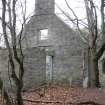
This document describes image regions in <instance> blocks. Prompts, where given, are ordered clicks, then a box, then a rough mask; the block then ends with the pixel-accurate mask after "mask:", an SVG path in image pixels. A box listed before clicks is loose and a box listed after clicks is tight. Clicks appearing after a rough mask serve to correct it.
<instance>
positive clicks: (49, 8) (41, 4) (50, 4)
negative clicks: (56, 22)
mask: <svg viewBox="0 0 105 105" xmlns="http://www.w3.org/2000/svg"><path fill="white" fill-rule="evenodd" d="M54 12H55V0H36V2H35V14H36V15H47V14H48V15H51V14H54Z"/></svg>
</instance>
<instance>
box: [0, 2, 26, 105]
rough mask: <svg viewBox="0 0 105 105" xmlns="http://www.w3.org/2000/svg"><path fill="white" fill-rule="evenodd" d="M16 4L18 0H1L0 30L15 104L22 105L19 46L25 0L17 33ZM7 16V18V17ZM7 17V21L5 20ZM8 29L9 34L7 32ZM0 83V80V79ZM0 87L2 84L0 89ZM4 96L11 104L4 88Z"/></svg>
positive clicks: (21, 55) (24, 13)
mask: <svg viewBox="0 0 105 105" xmlns="http://www.w3.org/2000/svg"><path fill="white" fill-rule="evenodd" d="M17 4H18V0H2V17H1V22H2V31H3V37H4V40H5V45H6V48H7V51H8V58H9V65H10V71H11V75H10V78H11V79H12V80H13V82H14V84H15V87H16V93H15V105H23V100H22V88H23V75H24V66H23V61H24V56H23V51H22V46H21V37H22V33H23V28H24V25H25V23H26V0H24V4H23V3H22V2H21V3H20V4H21V8H22V9H21V10H22V19H21V20H20V22H21V30H20V32H19V33H18V34H17V30H16V28H17V11H16V8H17ZM7 17H8V18H7ZM7 19H8V22H7ZM8 31H9V34H8ZM8 36H9V37H10V41H9V39H8ZM17 36H19V45H18V46H17ZM15 63H17V64H18V67H19V69H18V74H17V72H16V69H17V68H16V65H15ZM0 80H1V79H0ZM1 83H2V80H1ZM1 88H2V84H1V87H0V89H1ZM4 98H5V100H6V102H7V105H13V103H12V104H11V101H10V98H9V96H8V93H7V92H6V90H4Z"/></svg>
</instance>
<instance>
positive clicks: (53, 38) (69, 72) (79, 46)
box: [22, 14, 83, 84]
mask: <svg viewBox="0 0 105 105" xmlns="http://www.w3.org/2000/svg"><path fill="white" fill-rule="evenodd" d="M40 29H48V39H46V40H40V33H39V30H40ZM22 44H23V47H24V48H31V47H41V48H44V49H45V50H46V49H47V50H51V51H53V79H54V80H55V81H58V80H62V79H65V78H66V79H68V80H70V81H71V79H72V82H73V83H76V84H80V83H81V82H82V70H83V68H82V63H83V61H82V58H83V57H82V50H83V42H82V40H81V38H80V36H79V35H78V34H77V33H76V32H75V31H73V30H72V29H71V28H70V27H69V26H68V25H67V24H65V23H64V22H63V21H62V20H61V19H60V18H59V17H58V16H56V15H55V14H52V15H34V16H33V17H32V18H31V19H30V21H29V22H28V23H27V25H26V27H25V29H24V34H23V39H22Z"/></svg>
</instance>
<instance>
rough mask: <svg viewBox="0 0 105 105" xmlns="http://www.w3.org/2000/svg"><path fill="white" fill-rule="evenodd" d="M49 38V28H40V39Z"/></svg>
mask: <svg viewBox="0 0 105 105" xmlns="http://www.w3.org/2000/svg"><path fill="white" fill-rule="evenodd" d="M46 39H48V29H41V30H40V40H46Z"/></svg>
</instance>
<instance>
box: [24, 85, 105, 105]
mask: <svg viewBox="0 0 105 105" xmlns="http://www.w3.org/2000/svg"><path fill="white" fill-rule="evenodd" d="M23 98H24V102H25V105H105V92H104V91H102V90H99V89H95V88H94V89H92V88H91V89H83V88H81V87H77V86H72V87H70V86H60V85H51V86H48V87H47V88H43V87H42V88H39V89H36V90H31V91H29V92H24V93H23ZM88 102H90V104H88ZM65 103H70V104H65ZM73 103H74V104H73ZM77 103H78V104H77ZM80 103H87V104H80Z"/></svg>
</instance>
